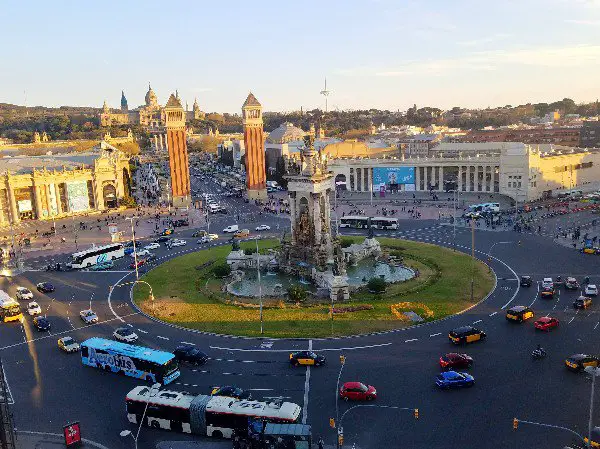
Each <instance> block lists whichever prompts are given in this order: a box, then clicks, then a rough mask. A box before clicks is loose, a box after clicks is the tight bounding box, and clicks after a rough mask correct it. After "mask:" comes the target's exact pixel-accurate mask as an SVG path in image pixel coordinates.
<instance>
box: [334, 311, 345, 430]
mask: <svg viewBox="0 0 600 449" xmlns="http://www.w3.org/2000/svg"><path fill="white" fill-rule="evenodd" d="M331 312H332V314H333V310H332V311H331ZM340 364H341V366H340V372H339V373H338V377H337V383H336V387H335V422H336V423H338V422H339V419H340V409H339V407H338V400H339V398H340V378H341V377H342V371H343V370H344V365H345V364H346V356H344V355H340ZM344 415H345V413H344ZM342 419H343V417H342ZM339 427H341V423H339Z"/></svg>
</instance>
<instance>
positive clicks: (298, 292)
mask: <svg viewBox="0 0 600 449" xmlns="http://www.w3.org/2000/svg"><path fill="white" fill-rule="evenodd" d="M287 294H288V298H289V300H290V301H292V302H304V301H305V300H306V297H307V296H308V293H307V291H306V290H304V288H302V287H301V286H299V285H290V286H289V287H288V289H287Z"/></svg>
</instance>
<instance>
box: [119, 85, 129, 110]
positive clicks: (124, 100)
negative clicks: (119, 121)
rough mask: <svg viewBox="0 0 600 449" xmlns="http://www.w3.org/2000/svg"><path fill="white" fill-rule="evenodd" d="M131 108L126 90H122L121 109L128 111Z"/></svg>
mask: <svg viewBox="0 0 600 449" xmlns="http://www.w3.org/2000/svg"><path fill="white" fill-rule="evenodd" d="M128 110H129V106H128V105H127V98H125V91H123V90H122V91H121V111H122V112H127V111H128Z"/></svg>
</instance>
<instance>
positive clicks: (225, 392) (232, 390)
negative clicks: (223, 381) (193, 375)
mask: <svg viewBox="0 0 600 449" xmlns="http://www.w3.org/2000/svg"><path fill="white" fill-rule="evenodd" d="M210 394H211V396H226V397H228V398H236V399H239V400H243V399H252V394H251V393H250V392H249V391H246V390H243V389H241V388H239V387H236V386H234V385H228V386H226V387H213V389H212V391H211V393H210Z"/></svg>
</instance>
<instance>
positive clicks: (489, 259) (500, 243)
mask: <svg viewBox="0 0 600 449" xmlns="http://www.w3.org/2000/svg"><path fill="white" fill-rule="evenodd" d="M508 243H513V242H495V243H494V244H493V245H492V246H490V249H489V250H488V253H487V259H488V268H489V269H490V271H491V269H492V266H491V265H490V264H491V263H492V249H494V246H496V245H506V244H508Z"/></svg>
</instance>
